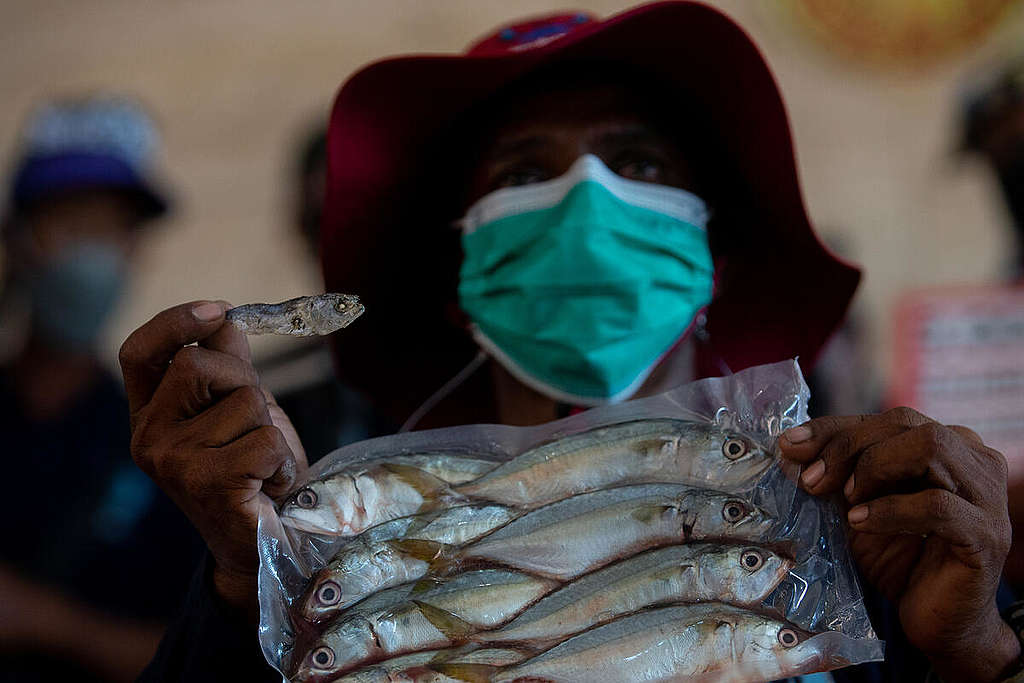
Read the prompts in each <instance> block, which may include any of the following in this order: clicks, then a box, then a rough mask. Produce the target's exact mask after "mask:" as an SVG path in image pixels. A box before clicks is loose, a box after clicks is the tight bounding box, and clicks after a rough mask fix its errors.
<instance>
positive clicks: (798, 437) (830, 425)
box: [779, 408, 932, 463]
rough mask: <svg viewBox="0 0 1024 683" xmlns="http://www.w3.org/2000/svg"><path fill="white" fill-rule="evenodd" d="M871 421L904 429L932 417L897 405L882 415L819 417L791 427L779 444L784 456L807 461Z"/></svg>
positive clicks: (926, 421) (789, 458)
mask: <svg viewBox="0 0 1024 683" xmlns="http://www.w3.org/2000/svg"><path fill="white" fill-rule="evenodd" d="M867 422H870V423H878V424H879V425H886V426H888V427H892V428H895V429H897V430H899V431H902V430H904V429H909V428H911V427H918V426H920V425H923V424H925V423H928V422H932V420H931V419H930V418H928V417H925V416H924V415H922V414H921V413H919V412H917V411H916V410H913V409H911V408H893V409H892V410H887V411H886V412H884V413H881V414H879V415H845V416H842V417H838V416H834V415H830V416H827V417H817V418H815V419H813V420H810V421H808V422H805V423H804V424H802V425H800V426H799V427H791V428H790V429H787V430H786V431H784V432H783V433H782V435H781V436H780V437H779V448H780V449H781V450H782V456H783V457H784V458H786V459H788V460H795V461H796V462H800V463H806V462H808V461H810V460H813V459H814V458H815V456H817V455H818V453H819V452H820V451H821V449H822V448H824V447H825V445H826V444H827V443H828V442H829V441H831V440H832V438H833V437H835V436H836V435H837V434H840V433H842V432H850V431H852V430H855V429H857V428H858V427H860V426H862V425H864V423H867ZM851 445H852V444H851ZM861 445H864V444H861Z"/></svg>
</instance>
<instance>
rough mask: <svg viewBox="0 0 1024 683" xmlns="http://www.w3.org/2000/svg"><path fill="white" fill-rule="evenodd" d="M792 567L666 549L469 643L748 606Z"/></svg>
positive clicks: (737, 553) (744, 549) (759, 557)
mask: <svg viewBox="0 0 1024 683" xmlns="http://www.w3.org/2000/svg"><path fill="white" fill-rule="evenodd" d="M792 567H793V562H792V561H791V560H788V559H785V558H783V557H780V556H779V555H776V554H775V553H773V552H771V551H770V550H766V549H764V548H756V547H751V546H742V545H739V546H722V545H715V544H712V543H694V544H691V545H680V546H670V547H668V548H661V549H659V550H651V551H649V552H646V553H641V554H640V555H635V556H634V557H631V558H629V559H628V560H623V561H622V562H618V563H616V564H613V565H611V566H609V567H605V568H604V569H601V570H599V571H596V572H593V573H591V574H587V575H586V576H584V577H583V578H581V579H578V580H576V581H575V582H573V583H571V584H569V585H568V586H565V587H563V588H561V589H559V590H557V591H555V592H554V593H551V594H550V595H548V596H546V597H545V598H543V599H542V600H541V601H540V602H538V603H537V604H536V605H534V606H533V607H531V608H529V609H528V610H526V611H525V612H523V613H522V614H520V615H519V616H518V617H516V618H515V620H514V621H512V622H511V623H509V624H506V625H505V626H504V627H503V628H500V629H498V630H496V631H487V632H485V633H480V634H478V635H477V636H476V637H475V638H474V640H476V641H477V642H488V643H506V642H527V641H532V642H529V645H530V646H531V647H533V646H535V645H538V646H539V645H542V644H545V643H550V642H551V641H554V642H558V641H561V640H564V639H565V638H567V637H569V636H571V635H573V634H576V633H579V632H580V631H583V630H586V629H588V628H590V627H592V626H596V625H598V624H602V623H605V622H608V621H611V620H612V619H615V618H617V617H620V616H623V615H626V614H631V613H633V612H636V611H638V610H640V609H641V608H644V607H648V606H651V605H657V604H668V603H670V602H676V603H689V602H707V601H711V600H714V601H718V602H725V603H729V604H732V605H740V606H755V605H757V604H758V603H760V602H761V601H762V600H764V599H765V598H766V597H767V596H768V595H769V594H770V593H771V592H772V591H773V590H775V587H776V586H778V585H779V582H781V581H782V579H783V578H784V577H785V576H786V574H787V573H788V572H789V570H790V569H791V568H792Z"/></svg>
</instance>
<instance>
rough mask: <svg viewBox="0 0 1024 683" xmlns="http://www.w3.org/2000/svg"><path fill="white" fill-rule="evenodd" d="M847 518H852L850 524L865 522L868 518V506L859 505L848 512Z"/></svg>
mask: <svg viewBox="0 0 1024 683" xmlns="http://www.w3.org/2000/svg"><path fill="white" fill-rule="evenodd" d="M846 518H847V519H848V520H850V524H856V523H857V522H863V521H864V520H865V519H867V518H868V506H867V505H858V506H857V507H855V508H853V509H851V510H850V511H849V512H848V513H846Z"/></svg>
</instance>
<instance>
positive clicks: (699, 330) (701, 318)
mask: <svg viewBox="0 0 1024 683" xmlns="http://www.w3.org/2000/svg"><path fill="white" fill-rule="evenodd" d="M693 336H694V337H696V338H697V341H699V342H700V343H701V344H703V345H704V346H705V347H707V349H708V351H709V352H710V354H711V360H712V361H713V362H714V364H715V365H717V366H718V370H719V371H720V372H721V373H722V376H723V377H724V376H728V375H732V374H734V373H733V371H732V368H730V367H729V365H728V364H727V363H726V362H725V359H724V358H722V357H721V356H720V355H719V354H718V352H717V351H715V347H714V346H713V345H712V344H711V334H710V333H709V332H708V314H707V312H705V311H701V312H700V313H699V314H698V315H697V319H696V320H695V321H694V323H693Z"/></svg>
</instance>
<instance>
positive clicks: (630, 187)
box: [121, 2, 1020, 681]
mask: <svg viewBox="0 0 1024 683" xmlns="http://www.w3.org/2000/svg"><path fill="white" fill-rule="evenodd" d="M328 158H329V171H328V191H327V203H326V207H325V216H324V223H323V236H322V249H321V255H322V260H323V268H324V275H325V280H326V284H327V288H328V290H335V291H352V292H356V293H358V294H359V295H360V296H361V297H362V298H363V300H364V301H365V302H366V305H367V309H368V313H367V315H366V316H365V318H364V320H361V321H360V323H359V324H358V325H356V326H353V327H352V328H351V329H349V330H346V331H345V332H344V333H342V334H341V335H338V336H337V338H336V339H335V340H334V343H335V360H336V367H337V370H338V373H339V375H340V376H341V377H342V378H343V379H344V380H345V381H347V382H350V383H351V384H352V385H353V386H355V387H357V388H359V389H361V390H362V391H364V392H365V393H366V394H367V395H368V396H370V397H371V399H372V400H373V401H374V403H375V405H376V407H377V408H378V409H379V410H381V411H382V412H384V413H385V414H387V415H390V416H391V418H392V419H393V420H394V421H395V423H396V424H398V423H403V424H404V428H413V427H426V426H429V427H437V426H448V425H454V424H464V423H469V422H501V423H505V424H535V423H538V422H543V421H546V420H550V419H554V418H557V417H559V416H561V415H564V414H566V413H567V412H570V411H572V410H575V409H577V408H579V407H581V406H588V405H597V404H601V403H608V402H613V401H618V400H623V399H626V398H630V397H635V396H643V395H648V394H651V393H655V392H658V391H662V390H665V389H668V388H671V387H672V386H674V385H675V384H678V383H680V382H685V381H688V380H692V379H695V378H699V377H705V376H710V375H719V374H723V373H727V372H729V371H735V370H738V369H741V368H744V367H747V366H750V365H754V364H758V363H765V362H771V361H777V360H781V359H784V358H790V357H793V356H799V357H800V358H801V360H802V362H803V363H804V364H805V366H806V365H809V364H811V363H812V362H813V359H814V357H815V355H816V354H817V352H818V351H819V349H820V348H821V346H822V344H823V343H824V342H825V340H826V339H827V338H828V336H829V334H830V333H831V332H832V331H833V330H834V329H835V327H836V326H837V325H838V324H839V323H840V321H841V320H842V318H843V316H844V314H845V311H846V308H847V305H848V303H849V300H850V298H851V297H852V295H853V292H854V290H855V288H856V285H857V282H858V279H859V273H858V272H857V270H856V269H855V268H853V267H851V266H849V265H847V264H844V263H842V262H840V261H838V260H837V259H836V258H834V257H833V256H832V255H831V254H829V253H828V251H827V250H826V249H825V248H824V247H822V245H821V244H820V243H819V242H818V240H817V238H816V237H815V236H814V233H813V230H812V228H811V225H810V222H809V220H808V218H807V215H806V211H805V209H804V205H803V199H802V197H801V194H800V189H799V186H798V182H797V174H796V166H795V161H794V156H793V150H792V141H791V138H790V133H789V128H788V123H787V120H786V114H785V110H784V108H783V104H782V101H781V98H780V95H779V92H778V88H777V86H776V85H775V82H774V80H773V78H772V76H771V73H770V72H769V70H768V68H767V66H766V64H765V62H764V60H763V58H762V57H761V55H760V53H759V52H758V50H757V48H756V47H755V46H754V44H753V43H752V42H751V40H750V39H749V38H748V37H747V35H746V34H745V33H744V32H743V31H742V30H741V29H740V28H739V27H737V26H736V25H735V24H734V23H733V22H732V21H731V20H729V19H728V18H727V17H725V16H724V15H722V14H721V13H719V12H718V11H717V10H714V9H712V8H710V7H708V6H706V5H703V4H700V3H695V2H662V3H656V4H652V5H646V6H643V7H640V8H637V9H634V10H631V11H628V12H625V13H623V14H620V15H617V16H614V17H611V18H609V19H607V20H603V21H598V20H596V19H594V18H592V17H590V16H588V15H585V14H564V15H556V16H551V17H545V18H541V19H536V20H532V21H526V22H522V23H519V24H515V25H512V26H508V27H506V28H503V29H501V30H500V31H497V32H495V33H494V34H492V35H491V36H488V37H486V38H485V39H484V40H482V41H480V42H479V43H477V44H476V45H474V46H473V47H471V48H470V50H469V51H468V52H467V53H465V54H463V55H450V56H419V57H402V58H395V59H389V60H384V61H382V62H378V63H375V64H372V65H370V66H368V67H366V68H364V69H362V70H361V71H359V72H358V73H356V74H355V75H354V76H352V77H351V78H350V79H349V80H348V82H347V83H346V84H345V85H344V86H343V87H342V89H341V91H340V93H339V94H338V97H337V100H336V102H335V105H334V110H333V115H332V119H331V125H330V133H329V136H328ZM225 306H226V305H225V304H224V303H223V302H217V301H204V302H192V303H188V304H183V305H181V306H177V307H174V308H171V309H168V310H166V311H164V312H162V313H160V314H159V315H157V316H156V317H155V318H154V319H153V320H151V321H150V322H149V323H147V324H145V325H143V326H142V327H140V328H139V329H138V330H137V331H136V332H135V333H133V335H132V336H131V337H129V338H128V340H126V342H125V344H124V346H123V347H122V352H121V364H122V369H123V371H124V375H125V380H126V384H127V386H128V391H129V397H130V400H131V412H132V421H133V425H134V432H133V454H134V456H135V459H136V462H138V463H139V465H140V466H141V467H142V468H143V469H144V470H146V471H147V472H148V473H149V474H150V475H151V476H153V477H154V479H156V481H157V482H158V483H159V484H160V485H161V486H162V487H164V488H165V489H166V490H167V491H168V492H169V493H170V494H171V496H172V497H174V498H175V500H176V501H177V502H178V503H179V505H181V507H182V508H183V509H184V510H185V511H186V513H188V514H189V516H190V517H191V519H192V520H193V522H194V523H195V524H196V526H197V527H198V528H199V530H200V532H201V533H202V534H203V536H204V538H205V539H206V541H207V545H208V548H209V550H210V553H209V556H208V559H207V562H206V564H205V565H204V567H203V568H201V571H200V573H199V575H198V576H197V582H196V583H195V585H194V593H193V596H192V599H191V602H190V605H189V606H188V609H187V610H186V614H185V615H184V616H183V620H182V622H181V624H179V626H178V627H177V628H174V629H172V631H171V632H170V633H169V634H168V637H167V638H166V639H165V642H164V645H163V646H162V648H161V652H160V653H159V654H158V656H157V659H156V660H155V661H154V662H153V664H152V665H151V667H150V669H149V673H148V677H149V679H150V680H166V678H167V677H175V678H180V677H187V678H188V679H189V680H213V679H214V678H218V679H219V678H223V677H232V678H241V677H243V673H242V672H244V676H245V677H247V678H248V677H249V676H252V677H255V676H258V675H259V673H258V670H257V668H256V667H257V664H256V663H255V661H254V660H258V659H259V652H258V648H257V642H256V637H255V626H254V618H255V617H254V614H255V596H256V584H255V574H256V549H255V544H254V543H253V538H254V536H255V520H256V517H257V512H258V510H259V509H260V508H261V507H264V506H267V505H269V504H270V499H271V498H272V497H274V496H275V495H279V494H281V493H284V492H285V491H286V490H288V489H289V488H290V485H291V484H292V482H294V481H296V477H297V476H300V475H301V472H302V471H303V469H304V467H305V464H306V458H305V454H304V452H303V450H302V448H301V445H300V444H298V443H297V440H296V439H295V437H294V431H293V430H292V429H291V426H290V424H289V423H288V421H287V418H286V417H284V416H283V414H282V413H281V412H280V410H279V409H278V408H277V407H276V404H274V402H273V400H272V398H270V397H268V396H266V395H265V394H264V393H263V392H261V391H260V389H259V386H258V380H257V378H256V376H255V374H254V373H253V372H252V368H251V364H250V362H249V353H248V346H247V344H246V341H245V339H244V338H243V337H242V336H241V335H240V334H238V333H237V332H236V331H234V329H233V328H232V327H230V326H226V325H224V310H225ZM193 342H198V346H189V345H190V344H192V343H193ZM780 447H781V449H782V451H783V455H784V456H785V457H787V458H789V459H792V460H794V461H796V462H798V463H800V464H802V465H804V466H805V467H804V469H803V474H802V477H801V481H802V485H803V486H804V487H805V488H806V489H807V490H808V491H810V492H811V493H814V494H816V495H830V494H840V495H842V496H844V497H845V498H846V501H847V502H848V503H849V504H850V506H851V507H850V509H849V513H848V515H849V517H848V518H849V522H850V525H851V536H850V538H851V549H852V551H853V554H854V557H855V560H856V562H857V564H858V566H859V568H860V570H861V572H862V573H863V575H864V577H865V578H866V579H867V581H868V582H869V583H871V584H873V585H874V586H876V587H877V588H878V589H879V590H880V591H881V592H882V593H883V594H884V595H885V596H886V598H888V599H889V600H890V601H891V603H892V604H893V605H894V606H895V609H896V610H897V611H898V619H899V622H900V625H901V626H902V629H903V631H904V632H905V637H906V640H907V641H908V642H909V645H908V646H907V647H908V648H913V649H914V651H915V652H917V653H918V655H919V656H920V657H921V660H922V661H923V660H924V659H927V660H928V662H930V664H931V666H932V667H933V668H934V670H935V671H936V672H937V673H938V674H940V675H941V676H942V677H943V680H946V681H968V680H969V681H995V680H1001V679H1003V678H1005V677H1006V676H1008V675H1012V674H1014V673H1015V672H1016V671H1017V668H1018V660H1019V658H1020V645H1019V643H1018V641H1017V638H1016V636H1015V634H1014V632H1013V630H1012V629H1011V628H1010V626H1009V625H1007V624H1006V623H1004V622H1003V621H1002V620H1001V618H1000V615H999V612H998V610H997V607H996V588H997V585H998V581H999V575H1000V571H1001V569H1002V565H1003V561H1004V559H1005V556H1006V552H1007V547H1008V544H1009V521H1008V519H1007V515H1006V467H1005V461H1004V460H1003V459H1002V456H1001V455H1000V454H998V453H996V452H995V451H992V450H991V449H988V448H986V447H985V446H984V444H982V443H981V441H980V439H978V437H977V436H976V435H975V434H973V432H970V431H969V430H967V429H964V428H960V427H946V426H943V425H939V424H937V423H935V422H934V421H932V420H930V419H928V418H927V417H925V416H922V415H920V414H918V413H916V412H914V411H911V410H908V409H900V410H895V411H891V412H889V413H886V414H883V415H869V416H855V417H827V418H820V419H817V420H813V421H811V422H809V423H807V424H805V425H803V426H800V427H797V428H794V429H792V430H789V431H788V432H787V433H786V434H785V435H784V436H783V437H782V438H781V439H780ZM928 662H924V665H921V666H918V667H917V671H916V672H915V673H916V675H917V677H919V678H923V676H924V675H925V673H926V671H927V669H928V667H927V663H928ZM850 675H851V676H853V677H850V678H847V679H846V680H867V679H865V678H863V677H862V678H860V679H858V678H856V675H857V674H856V672H852V673H850ZM895 675H900V676H901V675H902V673H900V674H895ZM895 675H890V678H889V680H897V679H896V678H895V677H894V676H895ZM261 680H262V679H261ZM267 680H270V678H267ZM875 680H877V679H875ZM899 680H909V679H907V678H902V679H899Z"/></svg>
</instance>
